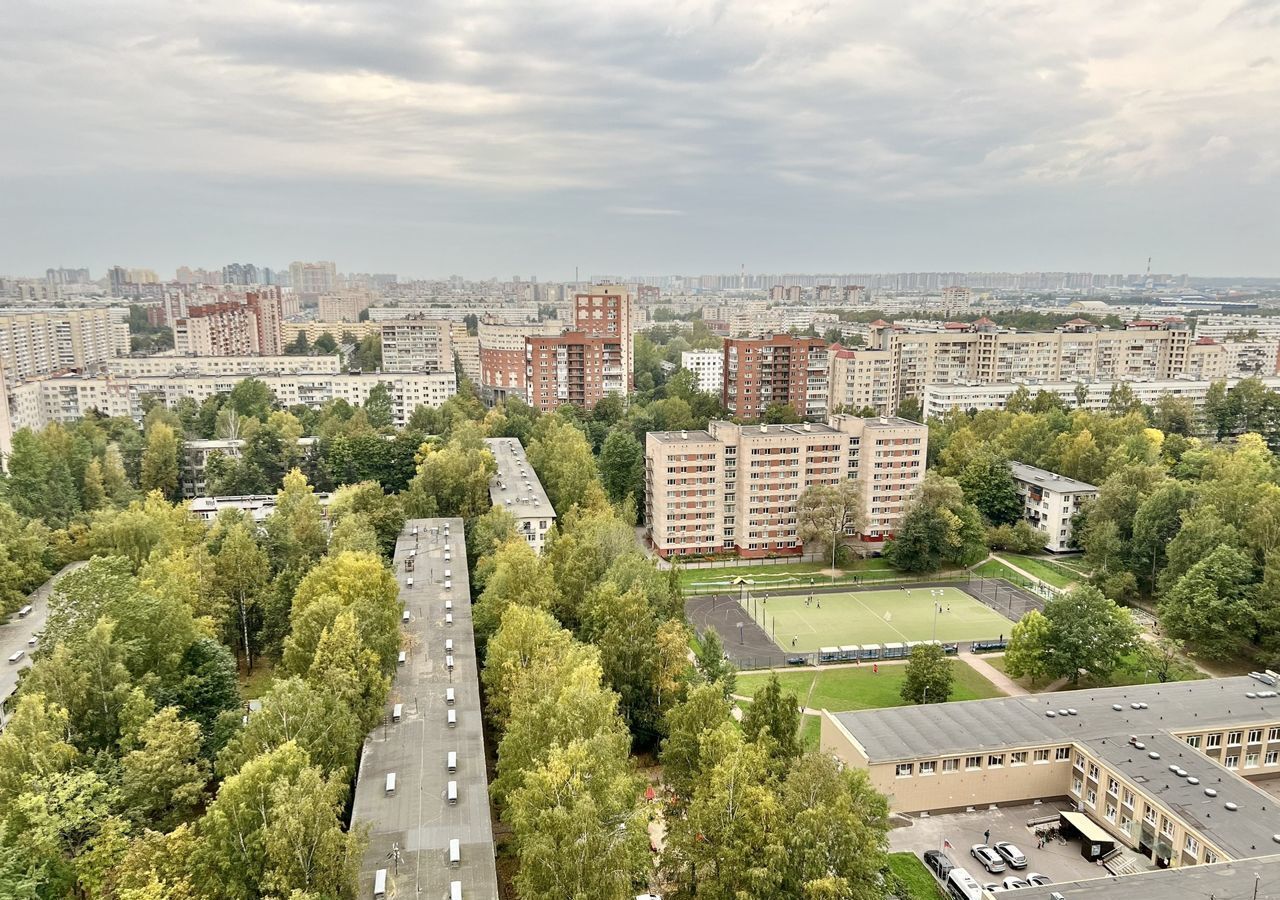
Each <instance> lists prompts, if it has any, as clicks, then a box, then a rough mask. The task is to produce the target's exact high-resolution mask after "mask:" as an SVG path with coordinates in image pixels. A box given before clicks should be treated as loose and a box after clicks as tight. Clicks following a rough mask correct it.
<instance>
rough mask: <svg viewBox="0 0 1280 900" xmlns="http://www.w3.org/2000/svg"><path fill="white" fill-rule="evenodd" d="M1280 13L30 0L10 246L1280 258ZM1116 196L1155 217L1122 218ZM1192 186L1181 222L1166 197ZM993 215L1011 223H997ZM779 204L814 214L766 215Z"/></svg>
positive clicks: (672, 258)
mask: <svg viewBox="0 0 1280 900" xmlns="http://www.w3.org/2000/svg"><path fill="white" fill-rule="evenodd" d="M1276 10H1277V7H1276V4H1275V3H1274V2H1264V0H1247V2H1244V3H1241V2H1239V0H1208V2H1194V0H1167V2H1165V3H1163V4H1161V10H1160V15H1153V14H1152V11H1151V9H1150V8H1149V7H1145V6H1142V5H1135V4H1115V3H1113V2H1104V0H1080V2H1078V3H1072V4H1059V3H1049V2H1047V0H1001V2H994V0H987V2H982V3H973V2H967V0H904V2H901V3H895V4H883V3H874V2H870V0H859V2H851V3H823V2H764V0H760V2H732V0H720V2H715V3H710V2H680V0H658V2H653V0H648V2H643V3H642V2H637V0H614V2H610V3H599V2H592V0H558V2H538V3H512V2H498V0H478V2H474V3H468V4H459V3H453V2H445V0H428V2H415V3H409V4H406V3H401V2H396V0H334V2H309V0H252V2H251V0H222V2H219V3H216V4H205V3H197V2H172V0H122V2H120V3H115V4H98V3H91V2H89V0H69V2H68V3H64V4H59V5H58V8H57V9H56V10H55V9H53V8H51V7H50V6H49V5H47V4H40V3H38V2H34V0H10V2H9V3H8V4H6V16H5V18H6V27H5V28H4V29H0V115H2V116H3V117H4V121H5V122H6V123H7V124H8V126H9V127H8V129H7V130H8V132H9V133H10V134H11V135H13V136H14V137H15V138H16V139H12V140H7V141H5V142H3V143H0V179H3V181H2V182H0V185H6V186H8V187H9V189H8V190H4V191H0V214H3V219H2V221H3V224H0V271H4V270H9V271H38V270H40V269H42V268H43V267H44V266H45V265H46V264H50V262H51V261H52V260H53V259H54V258H57V259H62V260H64V261H68V262H69V261H71V260H72V259H73V258H82V259H85V260H86V261H90V262H92V263H93V264H95V265H96V266H99V267H101V266H102V265H106V264H109V263H112V262H116V261H121V262H125V263H126V264H136V265H147V264H154V265H157V266H163V267H172V265H174V264H177V263H180V262H188V263H191V264H214V263H217V262H220V261H222V259H223V258H224V257H223V256H217V255H215V254H214V253H213V250H214V247H215V246H216V247H217V248H218V250H219V252H220V253H222V254H224V256H225V258H232V257H234V258H247V257H253V258H256V259H260V260H262V261H264V262H267V261H269V260H270V259H272V258H275V259H278V260H281V261H287V259H288V258H291V257H294V256H302V257H306V256H317V257H319V256H326V255H328V256H336V257H337V258H338V259H339V260H340V262H342V263H343V264H344V265H346V266H348V267H350V268H394V269H398V270H401V271H406V272H420V273H434V274H441V273H446V272H448V271H454V270H464V271H469V272H472V273H475V274H488V273H491V272H495V271H496V272H504V271H507V270H512V271H514V268H513V267H515V266H516V265H523V266H524V267H525V269H526V270H538V271H542V272H545V273H546V274H549V275H550V274H565V273H566V271H567V268H566V266H567V265H571V263H568V262H567V261H568V260H576V261H579V262H581V263H583V264H584V266H593V265H594V266H597V267H599V268H600V269H613V270H615V271H616V270H624V271H635V270H639V269H644V268H648V269H653V270H664V271H666V270H673V269H676V268H682V267H687V268H693V269H707V270H710V269H716V268H721V269H732V268H736V266H737V265H738V264H740V263H742V262H746V263H747V264H748V265H749V266H751V267H753V268H774V269H779V268H781V269H798V268H804V267H813V268H821V269H827V270H832V269H858V268H875V269H881V268H895V267H903V268H908V267H909V268H944V267H949V268H1037V267H1045V268H1094V269H1098V270H1103V269H1107V268H1123V266H1122V263H1123V262H1124V261H1125V260H1126V259H1128V258H1130V257H1133V258H1138V257H1145V256H1146V255H1147V254H1148V253H1155V254H1156V255H1157V256H1164V257H1167V260H1168V261H1167V265H1168V267H1169V268H1177V269H1192V270H1198V271H1245V270H1249V271H1263V270H1265V269H1267V268H1273V267H1274V257H1273V255H1272V251H1271V249H1264V248H1268V247H1269V248H1273V247H1274V245H1275V243H1276V238H1277V227H1278V226H1277V225H1276V224H1275V222H1276V217H1274V216H1271V217H1269V218H1268V217H1266V216H1258V215H1257V214H1258V213H1260V212H1261V211H1262V210H1264V209H1265V208H1266V206H1265V204H1268V203H1270V204H1272V208H1274V202H1275V199H1276V192H1277V188H1276V177H1277V170H1278V168H1280V164H1278V162H1277V154H1276V151H1275V149H1274V148H1275V147H1276V146H1277V137H1278V136H1280V135H1278V134H1277V132H1278V131H1280V125H1278V124H1277V117H1276V116H1274V115H1273V114H1272V113H1271V111H1273V110H1275V109H1277V108H1280V77H1278V76H1277V75H1276V67H1275V65H1274V61H1273V59H1272V54H1273V53H1274V47H1275V46H1278V45H1280V20H1278V19H1277V15H1276ZM35 185H41V186H43V190H42V191H41V193H40V194H39V195H37V196H35V197H33V196H31V189H32V188H33V187H34V186H35ZM126 185H128V186H129V190H130V193H125V192H124V191H125V188H124V186H126ZM229 193H235V194H236V195H237V196H238V197H241V198H243V199H244V200H246V201H247V205H243V206H242V205H239V204H228V203H224V202H221V199H220V198H224V197H227V196H228V195H229ZM324 197H332V198H334V201H335V202H336V201H337V199H338V198H342V202H343V204H344V205H343V206H342V207H337V208H330V206H328V205H327V204H325V203H322V202H321V203H317V202H316V201H317V200H319V199H321V198H324ZM168 198H172V199H175V200H176V199H179V198H202V199H201V200H200V203H201V205H200V206H199V207H198V208H192V207H189V206H188V207H172V206H169V205H168V204H166V202H165V201H166V199H168ZM374 198H379V202H380V203H381V206H378V205H375V204H374V203H373V202H372V200H373V199H374ZM619 198H625V199H619ZM1122 198H1123V199H1125V200H1126V205H1125V206H1119V205H1118V204H1117V201H1118V200H1120V199H1122ZM95 199H100V200H101V202H102V203H103V206H104V208H106V209H110V210H112V211H113V218H112V220H111V225H110V227H99V229H98V230H97V232H98V233H97V236H96V237H75V236H76V235H79V234H80V229H79V228H68V227H67V225H66V223H65V222H64V221H63V219H61V218H60V216H61V215H63V213H62V212H60V211H61V210H63V209H68V210H70V209H76V208H78V209H79V211H80V212H81V213H82V214H87V213H88V210H87V209H86V206H87V205H91V204H92V202H93V201H94V200H95ZM86 200H87V201H88V203H86ZM1193 201H1194V202H1195V203H1196V204H1198V205H1194V206H1192V205H1189V204H1191V203H1192V202H1193ZM30 204H34V207H33V206H31V205H30ZM42 205H43V207H44V208H43V210H42V209H41V206H42ZM150 209H155V210H156V214H154V215H148V216H147V217H145V218H141V216H142V214H143V212H144V211H146V210H150ZM1104 210H1105V216H1106V217H1107V218H1108V219H1109V220H1110V221H1111V222H1112V223H1114V226H1113V227H1118V228H1119V229H1120V230H1121V232H1122V233H1123V234H1125V235H1127V236H1128V239H1127V240H1126V241H1123V242H1120V243H1117V242H1116V241H1114V240H1112V241H1106V242H1096V241H1095V240H1094V237H1093V236H1094V235H1095V234H1097V233H1098V231H1099V218H1100V211H1104ZM1170 211H1176V212H1177V221H1178V222H1179V223H1180V225H1179V226H1178V228H1176V229H1175V230H1172V231H1170V230H1169V228H1168V227H1167V223H1166V224H1162V227H1161V228H1160V229H1152V228H1151V226H1150V222H1151V220H1152V219H1153V218H1154V217H1157V216H1163V215H1166V214H1168V213H1169V212H1170ZM1224 212H1226V213H1227V215H1225V216H1224ZM33 213H34V218H33V216H32V214H33ZM686 214H687V215H686ZM66 215H68V216H70V215H71V213H70V212H68V213H66ZM1071 216H1074V217H1075V218H1066V219H1063V218H1062V217H1071ZM135 217H137V218H136V220H135ZM174 217H183V218H185V219H187V220H188V221H187V222H186V227H184V228H183V229H182V231H183V232H186V233H189V234H190V237H189V239H188V241H189V242H184V243H180V244H179V243H175V242H174V224H173V221H172V220H173V218H174ZM277 217H281V218H283V219H285V220H288V221H291V222H292V227H291V228H279V227H277V226H276V224H275V221H274V220H275V219H276V218H277ZM304 217H305V220H306V221H303V219H304ZM1047 217H1054V218H1055V224H1054V225H1053V227H1052V228H1049V227H1048V226H1046V225H1044V224H1043V222H1044V221H1045V220H1046V218H1047ZM1224 218H1225V219H1227V220H1228V221H1224ZM121 219H126V220H129V221H128V223H127V227H122V225H121V222H120V220H121ZM611 219H614V220H617V219H621V220H625V223H624V224H622V225H621V226H620V227H617V228H606V229H604V230H602V229H601V227H600V226H601V224H603V223H605V222H608V221H609V220H611ZM975 220H981V221H982V222H984V224H985V226H986V227H987V228H988V229H989V230H988V231H987V233H986V236H987V238H988V240H986V241H984V242H981V243H978V244H976V245H974V246H968V244H969V243H970V241H969V239H968V238H967V237H966V238H965V239H964V240H959V239H958V237H957V234H958V232H960V231H962V230H964V231H968V230H969V229H971V227H972V224H973V222H974V221H975ZM1210 221H1212V222H1213V223H1214V224H1213V227H1212V228H1210V227H1208V226H1207V225H1206V223H1208V222H1210ZM871 222H877V223H880V225H881V226H882V227H879V228H871V227H868V223H871ZM1246 222H1255V223H1257V222H1261V225H1258V224H1254V225H1251V226H1246V225H1245V224H1244V223H1246ZM357 228H358V229H359V232H360V234H361V235H368V236H369V245H368V247H365V248H363V249H357V248H359V247H361V243H360V241H361V240H362V239H363V238H356V237H353V236H352V234H351V232H352V231H355V230H357ZM833 228H834V229H835V230H834V232H833V230H832V229H833ZM886 228H888V229H893V230H891V231H886V230H885V229H886ZM774 229H779V230H781V231H782V232H784V233H785V235H786V239H784V240H779V239H778V237H777V235H776V234H773V235H772V238H771V239H767V240H762V239H761V238H762V237H763V236H764V235H767V234H772V232H773V231H774ZM393 230H394V234H395V235H397V236H398V235H403V234H405V232H406V230H407V231H409V232H414V233H418V234H421V235H422V236H424V237H429V239H430V241H431V244H430V246H419V247H416V248H415V246H414V245H412V244H402V243H401V242H400V241H399V240H397V239H394V238H393V237H392V236H393ZM1156 231H1158V232H1159V233H1160V234H1161V235H1162V237H1161V240H1162V242H1163V243H1162V244H1161V245H1160V246H1157V247H1151V246H1150V243H1151V237H1150V235H1152V233H1153V232H1156ZM218 232H226V233H228V234H231V235H234V236H235V238H236V240H237V241H238V244H236V245H235V246H228V247H227V248H226V249H222V247H223V246H224V245H223V242H222V241H221V240H220V239H215V238H214V237H212V236H211V235H214V234H216V233H218ZM126 237H127V238H128V239H127V240H126ZM1036 239H1038V241H1039V242H1038V243H1036V242H1035V241H1036ZM315 243H323V244H327V245H330V246H332V245H336V246H333V249H332V250H331V251H327V252H326V253H322V252H320V250H319V249H318V248H316V249H313V248H314V245H315ZM161 248H163V250H161ZM391 248H396V249H395V250H394V255H392V249H391ZM960 251H963V254H964V255H962V254H961V252H960ZM748 252H751V253H753V254H754V258H748V259H742V258H740V257H742V256H745V255H746V254H747V253H748ZM353 254H361V256H354V255H353ZM664 254H667V255H664ZM210 256H212V257H213V258H209V257H210ZM126 257H127V258H126ZM365 257H367V259H366V258H365ZM957 257H960V258H958V259H957ZM556 267H559V268H556ZM1128 268H1132V264H1130V265H1129V266H1128Z"/></svg>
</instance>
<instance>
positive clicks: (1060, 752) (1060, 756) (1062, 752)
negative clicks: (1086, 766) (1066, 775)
mask: <svg viewBox="0 0 1280 900" xmlns="http://www.w3.org/2000/svg"><path fill="white" fill-rule="evenodd" d="M1053 758H1054V759H1055V760H1057V761H1058V762H1062V761H1063V760H1064V759H1070V758H1071V748H1070V747H1059V748H1058V749H1057V751H1056V752H1055V753H1054V756H1053Z"/></svg>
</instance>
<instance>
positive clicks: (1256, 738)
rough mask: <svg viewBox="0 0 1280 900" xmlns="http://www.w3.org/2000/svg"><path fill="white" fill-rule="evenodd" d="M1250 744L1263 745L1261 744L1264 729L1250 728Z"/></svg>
mask: <svg viewBox="0 0 1280 900" xmlns="http://www.w3.org/2000/svg"><path fill="white" fill-rule="evenodd" d="M1249 743H1250V744H1261V743H1262V729H1261V728H1250V729H1249Z"/></svg>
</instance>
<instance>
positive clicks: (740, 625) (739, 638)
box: [738, 622, 743, 646]
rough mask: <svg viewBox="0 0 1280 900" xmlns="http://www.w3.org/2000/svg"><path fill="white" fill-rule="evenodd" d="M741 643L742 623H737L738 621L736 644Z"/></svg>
mask: <svg viewBox="0 0 1280 900" xmlns="http://www.w3.org/2000/svg"><path fill="white" fill-rule="evenodd" d="M742 643H743V640H742V623H741V622H739V623H738V644H739V646H741V645H742Z"/></svg>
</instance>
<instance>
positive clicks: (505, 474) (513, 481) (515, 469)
mask: <svg viewBox="0 0 1280 900" xmlns="http://www.w3.org/2000/svg"><path fill="white" fill-rule="evenodd" d="M485 446H487V447H488V448H489V452H491V453H492V454H493V458H494V461H495V462H496V463H497V464H498V471H497V473H495V474H494V476H493V477H492V478H490V479H489V502H490V503H492V504H493V505H494V506H497V507H500V508H502V509H505V510H506V511H507V512H509V513H511V515H512V516H513V517H514V518H515V520H516V533H517V534H519V535H520V536H521V537H523V538H524V539H525V540H526V541H527V542H528V543H529V546H530V547H531V548H533V552H534V553H539V554H540V553H542V548H543V545H544V543H545V541H546V538H547V532H548V531H549V530H550V529H551V526H553V525H555V523H556V511H555V509H554V508H553V507H552V506H551V501H550V500H548V499H547V492H546V491H545V490H544V489H543V487H542V482H541V481H539V480H538V473H537V472H535V471H534V470H533V466H531V465H529V460H528V458H527V457H526V456H525V453H524V446H523V445H522V444H521V443H520V441H518V440H516V439H515V438H485Z"/></svg>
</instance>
